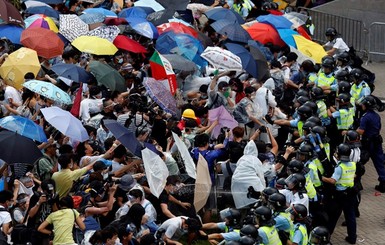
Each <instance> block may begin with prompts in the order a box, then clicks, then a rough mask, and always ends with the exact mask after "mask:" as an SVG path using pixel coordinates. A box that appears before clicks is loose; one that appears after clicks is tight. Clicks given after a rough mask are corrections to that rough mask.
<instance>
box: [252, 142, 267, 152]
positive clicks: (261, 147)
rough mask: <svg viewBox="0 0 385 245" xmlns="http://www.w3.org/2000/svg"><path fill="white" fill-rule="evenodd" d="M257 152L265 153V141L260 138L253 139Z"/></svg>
mask: <svg viewBox="0 0 385 245" xmlns="http://www.w3.org/2000/svg"><path fill="white" fill-rule="evenodd" d="M254 143H255V145H256V146H257V149H258V153H266V143H265V142H264V141H262V140H254Z"/></svg>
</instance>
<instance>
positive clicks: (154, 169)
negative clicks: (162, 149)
mask: <svg viewBox="0 0 385 245" xmlns="http://www.w3.org/2000/svg"><path fill="white" fill-rule="evenodd" d="M142 158H143V164H144V169H145V171H146V179H147V181H148V185H149V187H150V191H151V193H152V194H153V195H154V196H156V197H157V198H159V196H160V194H161V193H162V191H163V190H164V187H165V186H166V183H167V177H168V175H169V172H168V169H167V166H166V164H165V163H164V161H163V160H162V158H160V156H159V155H158V154H156V153H155V152H153V151H151V150H150V149H143V150H142Z"/></svg>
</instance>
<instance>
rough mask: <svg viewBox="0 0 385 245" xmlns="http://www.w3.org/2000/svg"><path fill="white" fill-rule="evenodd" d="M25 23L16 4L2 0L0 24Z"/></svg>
mask: <svg viewBox="0 0 385 245" xmlns="http://www.w3.org/2000/svg"><path fill="white" fill-rule="evenodd" d="M6 23H9V24H16V25H24V21H23V17H21V15H20V13H19V11H18V10H17V8H16V7H15V6H13V5H12V4H11V3H9V2H8V1H7V0H0V24H6Z"/></svg>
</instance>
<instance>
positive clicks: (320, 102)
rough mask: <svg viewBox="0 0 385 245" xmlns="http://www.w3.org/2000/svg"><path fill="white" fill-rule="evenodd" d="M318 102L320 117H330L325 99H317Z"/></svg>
mask: <svg viewBox="0 0 385 245" xmlns="http://www.w3.org/2000/svg"><path fill="white" fill-rule="evenodd" d="M316 104H317V107H318V110H319V112H318V117H319V118H321V119H322V118H328V117H329V116H328V111H327V108H326V104H325V101H323V100H317V102H316Z"/></svg>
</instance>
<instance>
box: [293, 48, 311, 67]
mask: <svg viewBox="0 0 385 245" xmlns="http://www.w3.org/2000/svg"><path fill="white" fill-rule="evenodd" d="M290 52H293V53H296V54H297V55H298V58H297V62H298V64H302V62H304V61H305V60H311V61H312V62H313V64H315V63H316V62H315V60H314V59H312V58H310V57H308V56H306V55H304V54H302V53H301V52H299V50H298V49H296V48H294V47H293V46H290Z"/></svg>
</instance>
